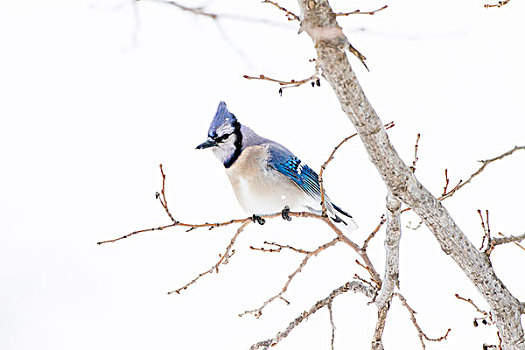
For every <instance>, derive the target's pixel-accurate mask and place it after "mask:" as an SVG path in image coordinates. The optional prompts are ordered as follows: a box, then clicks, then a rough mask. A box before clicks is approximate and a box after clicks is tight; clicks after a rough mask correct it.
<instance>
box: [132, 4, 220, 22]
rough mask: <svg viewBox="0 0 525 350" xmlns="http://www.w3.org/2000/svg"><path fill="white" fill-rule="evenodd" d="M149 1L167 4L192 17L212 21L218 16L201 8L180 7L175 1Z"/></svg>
mask: <svg viewBox="0 0 525 350" xmlns="http://www.w3.org/2000/svg"><path fill="white" fill-rule="evenodd" d="M136 1H139V0H136ZM149 1H155V2H160V3H164V4H167V5H171V6H175V7H177V8H178V9H180V10H183V11H187V12H190V13H193V14H194V15H198V16H204V17H209V18H211V19H214V20H215V19H217V18H219V15H218V14H216V13H211V12H207V11H205V10H204V8H203V7H188V6H184V5H181V4H179V3H178V2H176V1H171V0H149Z"/></svg>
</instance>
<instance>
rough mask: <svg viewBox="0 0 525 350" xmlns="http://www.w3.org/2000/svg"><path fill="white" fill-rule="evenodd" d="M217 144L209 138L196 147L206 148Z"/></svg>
mask: <svg viewBox="0 0 525 350" xmlns="http://www.w3.org/2000/svg"><path fill="white" fill-rule="evenodd" d="M217 145H218V144H217V142H216V141H215V140H213V139H210V138H208V139H207V140H206V141H204V142H203V143H201V144H200V145H198V146H197V147H195V149H205V148H210V147H214V146H217Z"/></svg>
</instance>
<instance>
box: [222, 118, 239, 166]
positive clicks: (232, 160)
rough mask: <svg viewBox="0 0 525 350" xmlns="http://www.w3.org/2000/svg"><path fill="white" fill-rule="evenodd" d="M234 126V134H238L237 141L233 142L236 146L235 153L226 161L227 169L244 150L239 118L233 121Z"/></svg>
mask: <svg viewBox="0 0 525 350" xmlns="http://www.w3.org/2000/svg"><path fill="white" fill-rule="evenodd" d="M232 126H233V134H234V135H235V136H236V137H235V142H234V144H233V145H234V146H235V150H234V151H233V154H232V155H231V157H230V158H228V160H226V161H225V162H224V167H225V168H226V169H228V168H229V167H231V166H232V165H233V163H235V161H236V160H237V158H239V156H240V155H241V152H242V133H241V124H240V123H239V122H238V121H237V120H235V121H234V122H233V123H232Z"/></svg>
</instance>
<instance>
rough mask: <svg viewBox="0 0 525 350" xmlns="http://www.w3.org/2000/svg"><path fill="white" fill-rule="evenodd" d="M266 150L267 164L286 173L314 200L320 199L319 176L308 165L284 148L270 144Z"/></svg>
mask: <svg viewBox="0 0 525 350" xmlns="http://www.w3.org/2000/svg"><path fill="white" fill-rule="evenodd" d="M272 146H273V147H269V149H268V152H269V154H270V157H269V159H268V163H269V165H270V166H271V167H272V168H274V169H275V170H277V171H278V172H280V173H281V174H284V175H286V176H287V177H288V178H289V179H290V180H292V181H293V182H295V184H296V185H297V186H299V188H301V189H302V190H303V191H304V192H306V193H307V194H308V195H310V196H311V197H312V198H314V199H315V200H318V201H320V200H321V189H320V185H319V176H318V175H317V173H316V172H315V171H313V170H312V169H311V168H310V167H309V166H308V165H306V164H304V163H302V162H301V160H300V159H299V158H297V157H296V156H294V155H293V154H292V152H290V151H289V150H287V149H286V148H284V147H282V146H280V145H279V146H280V147H278V146H275V145H272Z"/></svg>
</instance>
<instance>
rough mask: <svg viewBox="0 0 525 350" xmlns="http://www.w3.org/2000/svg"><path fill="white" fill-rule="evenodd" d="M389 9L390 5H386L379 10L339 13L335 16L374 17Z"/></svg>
mask: <svg viewBox="0 0 525 350" xmlns="http://www.w3.org/2000/svg"><path fill="white" fill-rule="evenodd" d="M386 8H388V5H385V6H383V7H381V8H379V9H377V10H373V11H361V10H355V11H352V12H338V13H336V14H335V15H336V16H350V15H374V14H375V13H376V12H379V11H383V10H384V9H386Z"/></svg>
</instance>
